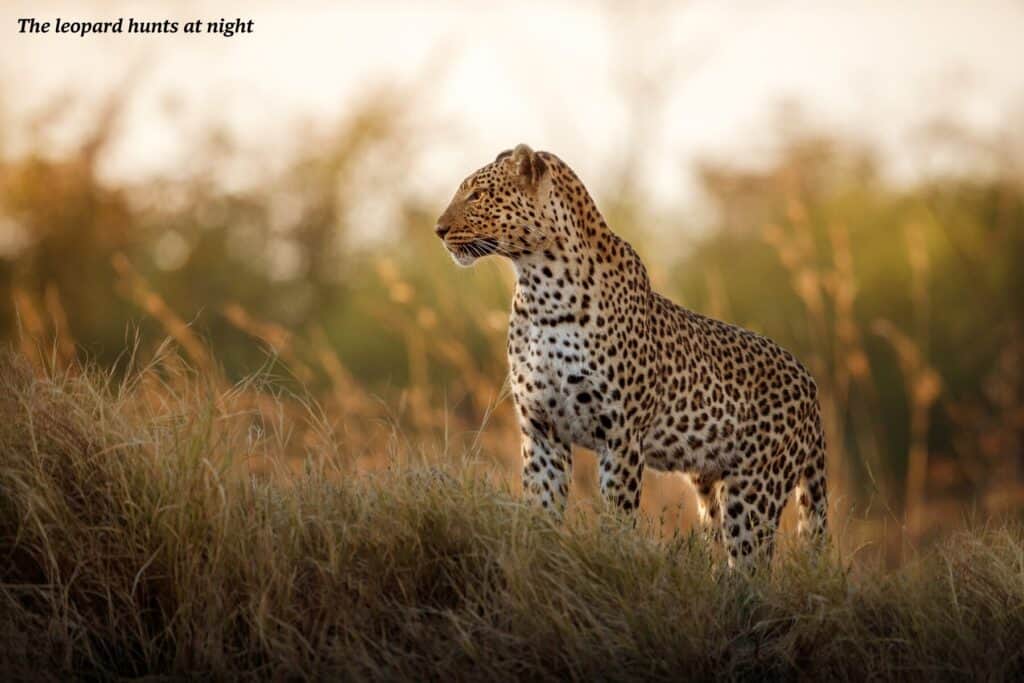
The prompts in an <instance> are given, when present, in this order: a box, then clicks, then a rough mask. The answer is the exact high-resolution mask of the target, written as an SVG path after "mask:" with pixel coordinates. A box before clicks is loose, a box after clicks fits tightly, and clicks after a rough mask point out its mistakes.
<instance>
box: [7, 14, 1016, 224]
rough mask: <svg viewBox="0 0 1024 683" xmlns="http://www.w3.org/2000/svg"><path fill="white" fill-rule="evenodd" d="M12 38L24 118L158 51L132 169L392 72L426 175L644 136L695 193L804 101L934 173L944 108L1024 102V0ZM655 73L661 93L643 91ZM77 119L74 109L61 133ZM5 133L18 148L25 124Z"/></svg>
mask: <svg viewBox="0 0 1024 683" xmlns="http://www.w3.org/2000/svg"><path fill="white" fill-rule="evenodd" d="M140 7H143V9H142V10H140V9H139V8H140ZM24 16H35V17H38V18H40V19H51V20H52V19H55V18H56V17H61V18H64V19H75V20H82V19H88V20H93V21H98V20H109V19H114V18H117V17H118V16H125V17H128V16H132V17H136V18H142V19H158V18H159V19H163V18H169V19H173V20H177V21H189V20H191V19H198V18H202V19H219V18H221V17H227V18H234V17H236V16H239V17H242V18H244V19H253V20H254V22H255V23H254V27H255V33H254V34H253V35H238V36H235V37H232V38H222V37H218V36H186V35H183V34H177V35H166V36H152V35H148V36H139V35H116V36H91V37H85V38H79V37H76V36H68V35H60V36H59V35H47V36H40V35H20V34H18V32H17V27H18V26H17V18H19V17H24ZM0 38H2V39H0V115H2V116H3V117H4V118H6V119H7V121H8V122H9V123H11V122H13V123H14V124H15V125H17V124H18V122H21V121H24V120H25V118H26V117H27V116H28V115H30V114H32V113H33V112H38V111H40V110H41V108H42V107H43V106H44V105H45V104H46V103H47V102H50V101H52V100H53V99H54V98H55V97H57V96H58V95H59V94H60V93H62V92H66V91H67V90H69V89H70V90H71V91H73V92H77V93H78V94H79V96H80V99H81V105H82V106H83V107H84V108H85V109H87V108H88V106H89V105H90V104H95V102H96V101H97V98H95V97H94V94H96V93H105V92H108V91H109V89H110V88H112V87H115V85H116V84H117V83H120V82H123V81H124V79H125V76H126V74H127V73H129V71H130V70H131V69H133V68H140V69H141V71H140V72H139V73H141V74H142V76H141V78H140V83H139V84H138V86H137V87H136V90H135V94H134V97H133V100H132V105H131V108H130V110H129V112H128V115H127V117H126V120H125V122H124V125H123V128H122V131H121V132H122V136H121V138H120V142H119V144H118V146H117V148H116V150H114V152H113V153H112V154H111V156H110V157H109V158H108V159H106V160H105V165H104V172H105V173H106V174H108V175H109V176H110V177H111V178H114V179H136V178H141V177H147V176H151V175H153V174H166V173H175V172H177V171H181V170H183V169H186V170H187V167H188V162H189V156H188V151H189V145H190V144H193V145H194V144H196V141H197V138H198V136H199V135H200V133H201V132H202V131H203V130H205V126H206V124H207V123H208V122H211V121H213V122H217V123H221V124H224V125H225V126H227V128H228V129H229V130H231V131H232V132H233V134H234V135H235V136H236V137H237V138H238V139H239V140H240V141H241V143H242V148H243V149H244V150H245V151H246V153H247V154H251V158H252V160H253V166H254V167H262V166H264V165H265V164H266V163H268V160H272V159H274V158H280V156H281V154H280V152H281V151H282V150H286V149H288V146H289V144H290V132H291V131H294V130H295V129H296V126H297V125H298V124H299V122H303V123H304V124H305V125H308V126H311V127H312V128H314V129H317V128H319V129H323V130H327V129H329V127H330V125H331V123H332V122H333V121H336V120H337V119H338V117H340V116H343V115H344V113H345V112H346V110H347V109H348V108H349V107H351V106H352V102H353V101H354V98H357V97H358V95H359V93H360V92H361V91H362V90H363V88H364V87H365V86H366V85H372V84H374V83H382V82H386V83H390V84H392V85H393V86H395V87H399V88H406V89H408V90H409V91H410V97H411V98H413V102H414V103H415V105H414V106H415V108H416V112H417V118H419V117H420V116H421V117H422V121H423V125H424V127H425V128H427V129H435V130H438V131H441V133H442V134H440V135H439V137H438V138H437V141H436V144H431V145H427V146H426V149H427V152H426V153H424V154H422V155H421V156H420V157H419V158H417V159H415V160H412V161H411V164H410V182H411V183H414V184H416V186H417V188H419V189H422V190H423V191H426V192H440V193H441V194H445V195H446V194H447V193H448V192H449V191H450V190H451V188H452V187H454V185H455V184H457V182H458V180H460V179H461V177H462V176H464V175H465V174H466V173H467V172H468V171H470V170H471V169H473V168H475V167H477V166H479V165H481V164H483V163H486V162H487V161H490V159H491V158H493V156H494V154H496V153H497V152H498V151H500V150H502V149H506V148H508V147H511V146H513V145H514V144H516V143H518V142H528V143H529V144H531V145H532V146H533V147H535V148H539V149H548V150H550V151H553V152H556V153H558V154H559V155H560V156H562V157H563V158H565V159H566V160H567V161H569V162H570V163H571V164H572V165H573V166H574V167H575V168H576V169H577V171H578V172H579V173H580V175H581V176H582V177H583V179H584V181H585V182H587V181H588V180H589V181H590V182H592V183H593V184H595V185H600V183H601V182H602V179H601V173H602V169H603V168H609V167H610V165H611V164H612V162H613V161H614V160H617V159H620V158H621V157H622V155H623V154H624V153H626V152H628V150H630V149H635V148H636V146H637V145H644V147H643V149H645V150H647V151H646V152H645V153H643V154H641V155H639V156H638V168H637V174H638V178H639V179H640V181H641V182H640V183H638V184H640V185H643V186H645V187H649V188H651V193H652V195H653V196H654V197H655V198H656V199H658V200H659V201H660V202H663V203H667V204H673V203H678V202H680V201H682V200H684V199H685V198H686V196H687V194H688V192H690V191H691V190H692V174H691V171H692V165H693V162H694V161H695V160H697V159H700V158H704V157H707V156H709V155H714V156H715V157H718V158H725V159H729V160H733V161H737V162H752V163H754V162H757V161H758V160H760V159H763V158H764V157H765V155H766V154H769V153H770V151H771V149H772V145H773V143H774V142H775V140H776V133H777V131H778V112H779V104H780V103H781V102H783V101H784V100H793V101H796V102H798V103H800V105H801V107H802V108H803V109H804V110H805V112H806V115H807V118H808V119H809V120H810V121H812V122H813V123H814V124H815V125H818V126H820V127H822V128H825V129H832V130H836V131H838V132H841V133H852V134H855V135H857V136H859V137H863V138H865V139H867V140H870V141H875V142H877V143H879V144H880V145H882V146H883V148H884V149H886V150H888V151H889V152H890V154H891V159H892V161H893V163H892V167H893V168H894V170H895V172H896V173H902V174H913V173H914V172H915V169H914V167H913V163H911V162H908V161H906V159H905V157H906V155H904V154H903V153H902V152H903V151H904V150H905V149H906V148H907V146H908V145H909V142H910V141H911V140H912V139H913V135H914V132H915V131H916V130H918V129H919V128H920V127H921V125H922V124H924V123H926V122H928V121H929V120H931V119H933V118H934V117H935V116H937V115H939V114H942V115H947V116H950V117H952V118H954V119H956V120H958V121H960V122H962V123H963V124H965V125H966V126H968V127H969V128H970V129H972V130H974V131H977V132H979V133H981V134H983V135H985V134H993V133H995V132H998V131H1000V130H1005V129H1007V128H1009V127H1010V126H1011V123H1012V121H1013V120H1014V119H1013V118H1012V117H1014V116H1016V119H1017V120H1018V121H1020V120H1021V119H1024V66H1022V65H1024V2H1020V1H1015V0H984V1H981V0H979V1H976V2H970V1H966V0H965V1H963V2H952V1H949V0H931V1H920V2H897V1H893V2H881V1H879V2H871V1H870V0H826V1H825V2H798V1H788V2H787V1H783V2H688V3H669V2H637V3H625V2H620V3H615V2H582V1H581V2H558V1H553V0H549V1H548V2H523V3H499V2H494V3H487V2H459V1H456V0H450V1H447V2H446V1H440V0H438V1H434V2H426V1H421V2H407V1H401V0H380V1H378V2H357V1H354V0H353V1H350V2H320V1H312V0H310V1H306V2H288V1H281V2H272V1H270V0H265V1H262V2H260V1H252V0H250V1H247V2H241V1H229V2H216V3H214V2H198V1H193V0H181V1H180V2H171V1H161V0H153V1H151V2H147V3H145V5H144V6H143V4H142V3H138V2H122V1H120V0H106V1H104V0H95V1H92V2H88V1H85V0H79V1H76V0H68V1H61V2H47V1H43V0H4V2H3V5H2V7H0ZM645 88H652V89H653V90H652V91H653V92H654V93H655V97H654V99H653V100H642V101H644V102H647V104H645V105H644V106H639V107H637V106H631V105H630V102H636V101H640V100H637V98H636V97H635V95H632V96H631V94H632V93H636V92H643V91H644V89H645ZM171 96H173V98H174V100H175V101H176V102H177V103H178V104H177V114H176V115H175V116H176V117H177V118H175V117H172V116H170V115H168V113H167V108H166V103H167V101H168V99H169V98H170V97H171ZM651 102H653V103H654V104H651ZM1018 127H1019V126H1018ZM74 131H75V127H74V124H73V123H70V124H67V125H65V126H64V127H62V128H58V127H55V128H54V129H53V131H52V136H51V137H52V139H53V143H54V144H56V145H59V144H61V140H65V139H68V138H71V137H73V136H74ZM4 145H5V147H6V151H7V152H8V153H17V151H18V139H17V138H14V139H7V140H5V141H4ZM421 151H422V150H421ZM456 176H457V177H456Z"/></svg>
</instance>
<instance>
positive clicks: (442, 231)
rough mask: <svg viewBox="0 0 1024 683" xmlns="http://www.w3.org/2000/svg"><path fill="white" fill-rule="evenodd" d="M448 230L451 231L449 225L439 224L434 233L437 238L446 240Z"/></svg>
mask: <svg viewBox="0 0 1024 683" xmlns="http://www.w3.org/2000/svg"><path fill="white" fill-rule="evenodd" d="M448 230H450V228H449V227H448V226H447V225H441V224H440V223H438V224H437V227H435V228H434V232H436V233H437V236H438V237H440V238H441V239H444V236H445V235H447V234H448Z"/></svg>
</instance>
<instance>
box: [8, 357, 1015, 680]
mask: <svg viewBox="0 0 1024 683" xmlns="http://www.w3.org/2000/svg"><path fill="white" fill-rule="evenodd" d="M126 362H127V361H126ZM252 382H257V383H260V382H263V380H251V381H250V383H249V384H233V385H231V384H227V383H225V382H221V381H220V380H217V379H211V377H210V375H209V374H208V373H203V372H197V371H193V370H190V369H189V366H188V365H186V364H184V363H182V362H180V360H179V359H178V358H177V356H176V355H175V354H173V353H171V352H170V350H165V351H164V352H163V353H162V354H160V355H159V356H157V357H156V358H155V359H154V361H153V362H151V363H148V364H146V365H145V366H142V367H139V366H138V364H137V363H136V365H135V366H134V367H132V368H130V369H129V370H128V371H126V372H125V373H123V374H121V375H120V376H116V375H112V374H109V373H100V372H97V371H95V370H88V369H86V370H83V369H82V368H76V369H74V370H68V371H65V372H61V373H54V372H40V371H39V370H37V369H34V368H33V367H32V366H31V365H30V364H29V363H28V362H27V361H26V360H25V359H24V358H22V357H20V356H19V355H16V354H13V353H5V354H4V355H3V356H2V357H0V454H2V459H0V638H2V639H3V642H4V647H3V648H0V668H2V669H3V670H4V673H5V674H7V675H8V676H12V677H20V678H32V679H38V678H50V679H54V680H56V679H64V678H66V677H68V676H70V675H76V676H81V677H89V678H94V677H102V678H107V677H112V676H143V675H176V676H190V677H210V676H213V677H217V678H293V677H343V678H347V679H374V680H378V679H381V678H384V679H397V678H404V679H422V678H424V677H427V678H436V679H443V680H450V679H453V678H454V679H459V680H465V679H479V678H486V679H493V680H514V679H516V680H521V679H531V680H556V679H557V680H563V679H565V678H587V679H601V680H633V679H637V678H647V679H673V680H675V679H678V678H679V677H680V676H688V677H694V678H720V679H736V678H751V679H752V678H758V679H763V678H770V679H792V678H815V679H817V678H825V677H828V678H839V679H854V680H863V679H866V678H885V679H899V680H934V679H936V678H946V679H954V678H971V679H976V678H989V679H1013V678H1019V677H1020V676H1021V675H1024V651H1022V649H1021V643H1022V642H1024V529H1021V528H1020V527H1019V526H1017V525H996V524H991V525H988V526H983V527H977V528H974V529H972V530H970V531H969V532H960V533H957V534H954V535H952V536H951V537H950V538H949V539H948V540H946V541H945V542H943V543H942V544H940V545H938V546H936V547H935V548H934V549H932V550H929V551H927V552H925V553H923V554H920V555H918V556H916V557H915V558H913V559H912V560H911V561H908V562H907V563H905V564H904V565H903V566H902V567H901V568H899V569H898V570H895V571H888V570H885V569H884V568H883V567H882V565H881V564H880V563H878V562H875V561H873V560H863V559H862V560H859V561H855V560H857V558H854V557H852V556H850V555H848V554H846V553H843V552H836V553H833V554H831V555H828V556H821V557H818V556H814V555H811V554H808V553H805V552H801V551H799V550H798V549H795V548H793V549H784V550H783V552H782V556H781V557H780V558H778V559H777V562H776V566H775V567H774V571H772V572H760V573H758V574H756V575H755V576H753V577H748V576H745V575H743V574H740V573H737V572H730V571H728V570H727V569H725V568H724V564H723V562H722V558H721V557H718V556H717V555H716V552H715V551H713V550H710V549H709V548H707V547H706V546H705V545H703V544H702V543H701V541H700V540H699V539H698V538H697V537H695V536H691V535H686V534H676V535H674V536H670V537H667V538H665V537H660V536H658V535H657V534H654V533H653V530H652V529H650V528H644V529H641V531H639V532H637V531H634V530H633V529H630V528H623V527H622V526H621V525H619V523H618V522H617V521H616V519H614V518H605V517H603V516H601V515H599V514H598V515H593V516H576V517H574V518H573V519H571V520H570V521H569V522H568V523H567V524H566V525H564V526H555V525H553V524H552V523H551V522H550V521H549V519H548V518H547V517H546V516H543V515H540V514H538V513H537V512H536V511H534V510H531V509H529V508H527V507H524V506H523V505H521V504H520V503H519V501H518V498H517V496H516V495H515V494H514V493H513V492H511V491H510V489H509V487H508V486H504V485H502V484H500V483H495V482H494V481H489V480H488V478H487V477H481V476H479V465H478V464H474V463H473V462H471V460H472V458H470V462H466V463H464V464H463V465H461V466H459V465H452V464H451V463H453V462H457V461H458V460H459V458H458V457H451V456H453V455H457V454H448V456H449V457H447V458H445V462H447V463H449V464H448V465H446V466H439V465H437V464H432V461H431V457H430V454H429V453H424V452H422V451H420V450H417V449H416V448H415V447H414V446H412V445H411V444H409V443H403V442H402V441H401V440H398V441H397V442H394V445H393V447H392V449H391V457H390V461H389V467H387V468H385V469H383V470H379V471H377V472H374V473H360V472H358V471H357V468H355V467H354V466H353V458H351V457H350V456H348V455H346V454H345V452H344V450H343V449H341V448H338V444H337V443H336V442H334V440H333V439H334V437H333V436H332V434H331V433H326V434H324V435H323V440H322V441H321V442H320V443H319V444H318V445H317V447H316V448H311V449H309V452H308V456H307V457H306V458H305V459H304V461H303V466H302V467H301V468H300V469H298V470H295V469H293V468H290V467H287V466H285V463H286V462H287V461H289V459H290V458H289V457H287V456H288V454H289V452H290V450H291V448H292V447H293V446H294V444H292V443H291V440H292V439H294V438H296V434H295V433H294V432H292V431H291V430H290V428H289V423H288V421H287V420H280V421H277V422H275V421H272V420H266V419H264V417H263V415H264V413H263V412H261V410H265V407H264V408H260V407H259V406H253V405H252V404H251V403H250V401H249V399H248V398H247V396H248V395H249V394H250V393H251V392H252V391H253V387H252ZM262 391H263V392H264V394H265V395H267V396H273V392H272V391H271V390H270V388H269V387H267V386H264V387H263V389H262ZM285 398H286V397H284V396H279V399H277V400H278V401H279V402H280V401H283V400H284V399H285ZM322 418H323V416H322V414H321V413H320V412H319V411H318V410H317V409H316V408H315V406H311V407H310V410H309V411H308V413H307V415H306V422H307V424H309V425H318V424H322V423H323V419H322ZM254 425H257V426H258V427H259V428H258V429H257V428H255V427H254ZM313 431H314V432H315V431H318V430H317V429H313ZM319 431H322V430H319ZM303 440H304V437H303ZM256 459H259V460H261V461H266V462H267V463H269V464H267V465H266V466H265V467H262V468H261V469H260V473H259V474H254V473H253V472H252V471H251V470H250V468H249V466H248V465H249V464H250V463H251V462H252V461H253V460H256Z"/></svg>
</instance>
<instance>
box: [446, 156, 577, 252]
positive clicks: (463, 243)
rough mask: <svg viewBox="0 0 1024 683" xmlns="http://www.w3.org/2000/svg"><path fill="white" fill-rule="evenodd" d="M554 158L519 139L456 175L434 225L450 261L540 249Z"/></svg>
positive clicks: (546, 233) (546, 235) (545, 236)
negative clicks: (458, 182)
mask: <svg viewBox="0 0 1024 683" xmlns="http://www.w3.org/2000/svg"><path fill="white" fill-rule="evenodd" d="M555 161H557V160H556V159H555V157H553V156H551V155H549V154H547V153H546V152H534V151H533V150H532V149H530V148H529V147H528V146H526V145H519V146H517V147H516V148H515V149H514V150H508V151H505V152H502V153H501V154H499V155H498V157H497V158H496V159H495V160H494V161H493V162H491V163H490V164H488V165H487V166H484V167H483V168H481V169H480V170H478V171H476V172H475V173H473V174H472V175H470V176H469V177H468V178H466V179H465V180H464V181H462V184H461V185H459V189H458V190H456V192H455V196H454V197H453V198H452V201H451V203H450V204H449V205H448V208H447V209H445V212H444V213H443V214H441V217H440V218H439V219H438V220H437V227H436V229H435V230H436V232H437V236H438V237H440V238H441V239H442V240H443V241H444V244H445V246H446V247H447V248H448V251H449V252H451V255H452V258H454V259H455V262H456V263H458V264H459V265H461V266H469V265H472V264H473V262H474V261H476V260H477V259H478V258H480V257H482V256H487V255H488V254H499V255H501V256H506V257H508V258H511V259H517V258H520V257H522V256H524V255H527V254H532V253H535V252H536V251H538V250H543V249H544V247H545V245H546V244H547V243H548V242H549V241H550V235H551V233H552V226H551V224H550V219H549V218H548V213H549V212H548V211H547V210H546V206H547V204H548V202H549V200H550V196H551V169H550V164H551V163H553V162H555Z"/></svg>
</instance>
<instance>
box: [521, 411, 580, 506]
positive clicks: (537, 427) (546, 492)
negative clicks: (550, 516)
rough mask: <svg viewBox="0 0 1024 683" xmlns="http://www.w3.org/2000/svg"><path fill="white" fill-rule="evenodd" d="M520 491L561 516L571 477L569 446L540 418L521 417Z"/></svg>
mask: <svg viewBox="0 0 1024 683" xmlns="http://www.w3.org/2000/svg"><path fill="white" fill-rule="evenodd" d="M522 434H523V439H522V451H523V494H524V495H525V497H526V499H527V500H530V501H533V502H535V503H539V504H540V505H541V506H542V507H543V508H544V509H545V510H548V511H550V512H552V513H554V514H555V516H557V517H558V518H561V517H562V515H563V514H564V513H565V504H566V500H567V499H568V497H569V482H570V480H571V479H572V447H571V445H570V444H569V442H568V441H567V440H565V439H562V438H560V437H559V436H558V435H557V434H556V433H555V429H554V427H553V426H552V425H551V424H549V423H547V422H546V421H544V420H543V419H540V418H535V417H524V418H522Z"/></svg>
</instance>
